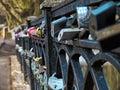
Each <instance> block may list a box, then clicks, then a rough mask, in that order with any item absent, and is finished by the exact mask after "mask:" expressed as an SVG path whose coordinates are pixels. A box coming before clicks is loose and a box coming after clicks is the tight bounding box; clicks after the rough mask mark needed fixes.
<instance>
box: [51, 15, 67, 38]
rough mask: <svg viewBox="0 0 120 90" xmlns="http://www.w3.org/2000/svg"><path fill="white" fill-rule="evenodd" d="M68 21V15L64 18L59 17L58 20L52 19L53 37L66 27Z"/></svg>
mask: <svg viewBox="0 0 120 90" xmlns="http://www.w3.org/2000/svg"><path fill="white" fill-rule="evenodd" d="M66 22H67V18H66V17H62V18H59V19H57V20H54V21H52V22H51V36H52V37H57V36H58V33H59V31H60V30H61V29H62V28H65V26H66Z"/></svg>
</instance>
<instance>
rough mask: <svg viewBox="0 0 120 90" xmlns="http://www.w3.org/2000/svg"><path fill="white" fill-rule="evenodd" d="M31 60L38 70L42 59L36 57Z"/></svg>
mask: <svg viewBox="0 0 120 90" xmlns="http://www.w3.org/2000/svg"><path fill="white" fill-rule="evenodd" d="M33 60H34V61H35V65H36V67H37V68H39V64H40V63H41V61H42V57H36V58H34V57H33Z"/></svg>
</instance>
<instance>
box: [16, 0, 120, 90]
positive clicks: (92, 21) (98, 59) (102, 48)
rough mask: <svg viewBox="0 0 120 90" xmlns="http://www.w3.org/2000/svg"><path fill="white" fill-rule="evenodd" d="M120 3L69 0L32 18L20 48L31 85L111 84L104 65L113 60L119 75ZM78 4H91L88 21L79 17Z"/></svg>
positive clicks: (77, 89)
mask: <svg viewBox="0 0 120 90" xmlns="http://www.w3.org/2000/svg"><path fill="white" fill-rule="evenodd" d="M119 3H120V2H119V1H116V0H114V1H106V2H104V0H66V1H64V2H62V3H60V4H59V5H58V6H55V7H47V6H43V7H42V10H43V11H44V14H42V15H41V16H39V17H38V18H37V19H35V20H32V21H30V20H28V24H27V25H26V28H24V29H22V30H20V31H21V32H22V31H24V32H26V33H27V34H26V35H21V36H19V35H17V36H16V44H17V50H16V51H17V56H18V59H19V61H20V63H21V65H22V71H23V72H24V73H25V76H26V77H27V78H25V79H27V80H28V81H29V83H30V85H31V88H32V90H41V89H43V90H49V89H58V88H60V89H66V90H96V89H97V90H110V89H111V88H110V86H109V84H108V81H107V79H106V76H105V71H104V68H103V67H104V66H105V65H106V63H108V64H111V65H113V66H114V68H115V69H116V70H117V72H118V74H119V75H120V57H119V54H120V51H119V45H120V43H119V39H120V35H119V34H120V32H119V29H120V25H119ZM77 7H78V8H80V9H81V8H82V7H85V9H88V10H89V13H90V16H89V17H88V19H86V20H87V23H86V21H85V20H81V21H79V19H80V18H79V17H78V16H80V15H79V11H78V12H77V9H76V8H77ZM103 8H104V9H103ZM83 12H84V11H83ZM89 13H87V15H89ZM82 15H84V14H82ZM106 20H107V21H106ZM33 27H34V29H33ZM30 30H31V31H32V30H33V32H34V33H30ZM16 34H18V32H17V33H16ZM54 74H55V75H54ZM53 77H54V78H56V79H53ZM55 80H56V81H55ZM52 81H53V82H52ZM55 82H56V83H55ZM57 82H59V83H61V84H59V83H57ZM118 82H119V81H118ZM118 82H117V84H118ZM119 87H120V86H119V84H118V86H116V87H115V88H116V90H117V89H118V88H119Z"/></svg>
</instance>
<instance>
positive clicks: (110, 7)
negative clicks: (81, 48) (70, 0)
mask: <svg viewBox="0 0 120 90" xmlns="http://www.w3.org/2000/svg"><path fill="white" fill-rule="evenodd" d="M89 30H90V33H91V36H92V38H93V39H95V40H97V41H98V42H99V45H100V48H101V50H102V51H110V50H112V49H114V48H117V47H118V46H120V43H119V41H120V24H116V3H115V2H113V1H109V2H106V3H104V4H103V5H101V6H100V7H98V8H97V9H95V10H93V12H92V15H91V18H90V23H89Z"/></svg>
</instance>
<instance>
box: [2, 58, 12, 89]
mask: <svg viewBox="0 0 120 90" xmlns="http://www.w3.org/2000/svg"><path fill="white" fill-rule="evenodd" d="M0 90H10V59H9V57H0Z"/></svg>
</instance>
